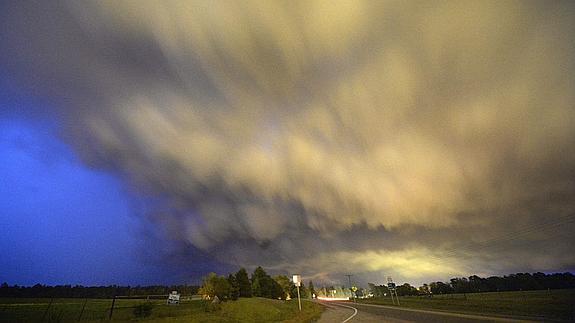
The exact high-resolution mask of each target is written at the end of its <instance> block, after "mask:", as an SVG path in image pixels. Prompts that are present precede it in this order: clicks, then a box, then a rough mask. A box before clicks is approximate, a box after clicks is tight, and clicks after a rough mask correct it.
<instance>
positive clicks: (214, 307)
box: [204, 301, 222, 312]
mask: <svg viewBox="0 0 575 323" xmlns="http://www.w3.org/2000/svg"><path fill="white" fill-rule="evenodd" d="M221 309H222V304H221V303H214V302H212V301H205V302H204V311H206V312H217V311H219V310H221Z"/></svg>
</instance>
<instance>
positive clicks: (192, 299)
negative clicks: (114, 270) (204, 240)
mask: <svg viewBox="0 0 575 323" xmlns="http://www.w3.org/2000/svg"><path fill="white" fill-rule="evenodd" d="M167 298H168V295H146V296H131V297H115V298H113V299H93V298H92V299H79V298H53V299H49V298H4V299H2V298H0V322H78V321H105V320H122V321H127V320H133V319H136V318H139V317H145V316H147V315H152V314H153V316H154V317H172V316H180V315H186V314H189V313H191V312H193V310H194V309H196V308H199V307H202V306H203V304H202V302H200V301H199V300H200V299H201V297H199V296H198V295H188V296H182V297H181V298H180V304H179V305H168V304H167Z"/></svg>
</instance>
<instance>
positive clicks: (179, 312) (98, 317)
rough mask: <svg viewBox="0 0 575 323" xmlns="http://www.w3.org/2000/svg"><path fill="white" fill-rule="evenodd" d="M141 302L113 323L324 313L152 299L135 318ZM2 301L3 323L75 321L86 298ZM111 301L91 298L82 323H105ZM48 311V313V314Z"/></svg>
mask: <svg viewBox="0 0 575 323" xmlns="http://www.w3.org/2000/svg"><path fill="white" fill-rule="evenodd" d="M143 302H144V300H140V299H117V300H116V303H115V306H114V311H113V316H112V318H113V320H114V321H134V320H140V321H145V322H173V321H182V322H184V321H185V322H313V321H315V320H317V319H318V318H319V317H320V316H321V313H322V311H323V307H322V306H321V305H318V304H315V303H312V302H307V301H304V302H302V312H299V309H298V305H297V301H294V300H292V301H279V300H270V299H263V298H241V299H239V300H237V301H228V302H224V303H222V304H221V306H220V308H219V309H218V310H216V311H213V312H207V311H206V310H205V309H206V303H205V302H204V301H200V300H195V301H183V302H182V303H181V304H180V305H166V304H165V301H164V300H153V301H152V302H153V304H154V307H153V310H152V315H151V316H150V317H148V318H136V317H135V315H134V307H135V306H137V305H139V304H142V303H143ZM49 303H50V299H36V298H33V299H29V298H28V299H27V298H21V299H14V298H0V322H40V321H42V319H43V318H44V321H45V322H76V321H77V320H78V318H79V316H80V312H81V310H82V305H83V303H84V300H83V299H66V298H63V299H54V300H53V302H52V305H51V306H50V308H49V309H48V304H49ZM111 304H112V300H110V299H89V300H88V301H87V303H86V307H85V309H84V313H83V314H82V321H86V322H99V321H106V320H107V319H108V316H109V313H110V306H111ZM47 309H48V311H47Z"/></svg>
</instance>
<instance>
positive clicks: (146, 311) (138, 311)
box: [134, 302, 154, 317]
mask: <svg viewBox="0 0 575 323" xmlns="http://www.w3.org/2000/svg"><path fill="white" fill-rule="evenodd" d="M153 308H154V304H152V303H151V302H145V303H142V304H139V305H138V306H136V307H135V308H134V315H135V316H136V317H148V316H150V315H152V309H153Z"/></svg>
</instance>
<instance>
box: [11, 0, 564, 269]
mask: <svg viewBox="0 0 575 323" xmlns="http://www.w3.org/2000/svg"><path fill="white" fill-rule="evenodd" d="M3 12H4V16H3V17H2V21H3V22H2V30H3V40H2V41H3V44H2V52H1V53H2V55H3V58H2V61H3V62H4V63H5V65H6V66H8V69H9V70H10V71H11V73H14V74H15V75H17V76H18V77H19V79H20V80H22V81H23V82H26V83H27V84H30V85H31V87H32V88H34V89H37V90H38V91H44V95H49V96H51V97H54V98H56V99H57V100H58V101H59V103H60V104H59V105H60V106H61V109H60V110H59V111H58V113H59V114H60V116H61V117H62V118H63V119H65V120H67V125H68V126H67V129H66V130H65V136H66V137H67V138H68V139H69V142H70V143H71V144H73V145H74V146H75V147H76V148H77V151H78V153H79V154H80V155H81V156H82V157H83V159H84V160H85V161H86V162H87V163H89V164H91V165H95V166H98V167H104V168H108V169H112V170H114V171H118V172H120V173H121V174H123V175H124V176H126V178H127V179H128V180H129V181H130V183H132V185H133V186H134V187H136V188H138V189H139V190H140V191H142V192H145V193H147V194H151V195H154V196H159V197H161V198H162V199H163V200H164V201H165V205H166V206H165V207H164V208H163V209H162V210H159V211H157V212H151V215H150V217H151V218H152V219H153V220H154V221H155V223H157V224H158V226H159V227H162V228H163V230H164V231H165V232H166V236H167V238H169V239H174V240H175V241H177V242H180V243H183V244H191V245H193V246H194V247H195V248H198V249H201V250H203V252H206V253H211V254H213V256H214V257H216V258H217V259H219V260H223V261H227V262H229V263H232V264H234V263H235V264H239V265H247V266H251V265H256V264H264V265H266V266H268V267H270V268H275V269H277V270H291V271H303V272H305V273H306V274H307V275H310V276H313V275H316V274H317V275H318V277H320V276H321V277H325V276H322V273H324V272H331V273H337V272H356V273H365V275H366V276H365V277H373V275H374V274H373V273H381V272H385V273H389V274H394V275H399V276H400V277H403V278H409V279H420V278H431V277H437V278H441V277H445V276H448V275H452V274H467V273H486V274H488V273H495V272H497V273H499V272H506V271H511V270H516V269H517V270H519V269H522V268H523V269H525V270H560V269H569V268H573V266H574V265H575V257H574V256H573V255H572V253H568V252H566V251H568V249H569V247H570V246H572V245H573V242H574V241H573V238H572V237H571V236H570V235H568V234H567V232H569V230H572V229H573V221H572V219H573V214H574V212H575V201H574V199H573V196H575V127H573V124H575V123H574V121H575V110H574V107H573V102H574V95H575V94H574V93H575V77H574V75H575V73H573V72H575V65H574V64H575V59H574V57H575V41H574V37H573V35H572V33H570V31H571V30H575V26H574V21H575V19H573V18H574V17H575V7H574V6H573V5H572V4H571V3H569V2H553V3H551V2H504V3H501V2H490V1H485V2H479V3H478V2H465V1H457V2H455V1H454V2H449V1H447V2H439V1H438V2H425V3H417V2H410V3H398V2H376V1H371V2H370V1H368V2H362V1H342V2H340V3H337V4H334V3H333V2H331V1H326V2H323V1H302V2H295V3H294V2H281V1H280V2H261V1H255V2H246V3H242V4H241V5H240V4H239V3H237V2H233V1H230V2H227V1H221V2H216V3H214V2H209V1H208V2H203V1H198V2H193V3H192V2H153V1H143V2H142V1H138V2H130V1H122V2H106V1H103V2H102V1H100V2H84V3H82V4H78V3H75V2H69V3H68V2H62V3H49V4H46V3H23V4H20V3H19V4H17V5H16V4H15V5H7V6H6V8H5V10H3ZM549 245H552V246H555V247H554V248H551V247H548V246H549ZM181 250H184V249H181ZM183 254H186V253H185V252H184V253H183ZM182 257H183V258H185V255H182ZM370 275H371V276H370Z"/></svg>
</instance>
